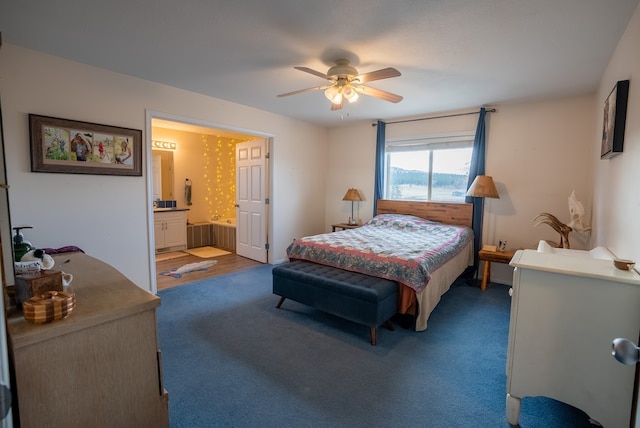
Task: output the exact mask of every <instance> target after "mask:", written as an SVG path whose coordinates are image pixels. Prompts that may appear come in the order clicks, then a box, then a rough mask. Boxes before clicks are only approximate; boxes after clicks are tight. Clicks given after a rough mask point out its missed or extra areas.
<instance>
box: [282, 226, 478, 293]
mask: <svg viewBox="0 0 640 428" xmlns="http://www.w3.org/2000/svg"><path fill="white" fill-rule="evenodd" d="M472 240H473V230H471V229H470V228H468V227H463V226H450V225H445V224H442V223H436V222H432V221H429V220H424V219H421V218H418V217H414V216H409V215H399V214H381V215H378V216H376V217H374V218H372V219H371V220H369V222H367V223H366V224H365V225H363V226H362V227H359V228H356V229H348V230H342V231H339V232H333V233H324V234H321V235H314V236H307V237H304V238H300V239H296V240H295V241H294V242H293V243H292V244H291V245H289V247H288V248H287V255H288V256H289V259H290V260H307V261H311V262H315V263H319V264H323V265H328V266H333V267H337V268H341V269H345V270H350V271H354V272H360V273H364V274H367V275H371V276H376V277H381V278H386V279H391V280H393V281H398V282H399V283H401V284H404V285H407V286H408V287H411V288H412V289H414V290H416V291H420V290H422V289H424V288H425V287H426V286H427V283H428V282H429V279H430V277H431V272H433V271H434V270H436V269H438V268H439V267H440V266H442V265H443V264H445V263H446V262H447V261H448V260H449V259H451V258H452V257H454V256H455V255H456V254H458V253H459V252H460V251H462V249H463V248H464V247H465V246H466V245H467V243H468V242H469V241H472Z"/></svg>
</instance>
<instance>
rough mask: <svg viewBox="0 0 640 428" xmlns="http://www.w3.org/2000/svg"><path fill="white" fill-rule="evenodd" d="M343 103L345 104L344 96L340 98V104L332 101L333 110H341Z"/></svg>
mask: <svg viewBox="0 0 640 428" xmlns="http://www.w3.org/2000/svg"><path fill="white" fill-rule="evenodd" d="M343 105H344V97H343V98H342V100H340V104H334V103H331V111H336V110H340V109H342V106H343Z"/></svg>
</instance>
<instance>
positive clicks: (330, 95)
mask: <svg viewBox="0 0 640 428" xmlns="http://www.w3.org/2000/svg"><path fill="white" fill-rule="evenodd" d="M339 92H340V91H339V89H338V88H337V87H336V86H331V87H329V88H327V90H326V91H324V96H325V97H327V99H328V100H329V101H331V102H333V99H334V98H335V97H336V96H337V95H338V93H339Z"/></svg>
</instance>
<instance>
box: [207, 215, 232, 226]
mask: <svg viewBox="0 0 640 428" xmlns="http://www.w3.org/2000/svg"><path fill="white" fill-rule="evenodd" d="M211 223H213V224H218V225H220V226H225V227H236V218H235V217H233V218H221V219H218V220H211Z"/></svg>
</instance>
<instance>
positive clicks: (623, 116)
mask: <svg viewBox="0 0 640 428" xmlns="http://www.w3.org/2000/svg"><path fill="white" fill-rule="evenodd" d="M628 97H629V81H628V80H620V81H618V82H617V83H616V85H615V86H614V87H613V90H612V91H611V93H610V94H609V96H608V97H607V99H606V100H605V102H604V121H603V124H602V146H601V149H600V159H609V158H611V157H613V156H615V155H617V154H620V153H622V149H623V146H624V128H625V124H626V121H627V99H628Z"/></svg>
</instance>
